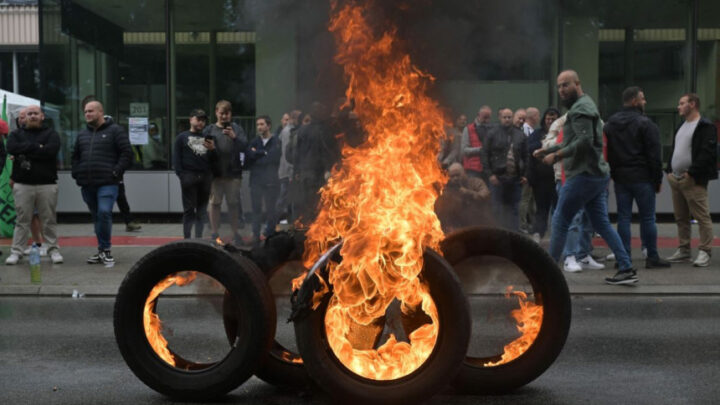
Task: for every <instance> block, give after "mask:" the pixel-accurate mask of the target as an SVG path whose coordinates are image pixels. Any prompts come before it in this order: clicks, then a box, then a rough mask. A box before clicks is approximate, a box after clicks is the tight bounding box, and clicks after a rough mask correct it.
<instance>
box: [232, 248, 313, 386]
mask: <svg viewBox="0 0 720 405" xmlns="http://www.w3.org/2000/svg"><path fill="white" fill-rule="evenodd" d="M233 257H235V259H236V260H238V261H239V262H240V263H245V262H248V261H249V259H247V258H245V257H243V256H239V255H233ZM280 269H281V267H274V268H270V269H268V270H267V271H266V272H265V276H266V277H267V280H268V282H270V280H271V279H272V278H273V276H275V275H276V274H278V271H279V270H280ZM288 289H289V286H288ZM230 298H231V296H230V294H229V293H227V294H225V297H224V301H223V323H224V325H225V333H226V335H227V338H228V340H229V341H230V342H233V341H234V340H235V337H236V334H237V325H238V319H237V315H236V314H235V310H234V309H233V306H232V302H231V300H230ZM280 321H284V320H280ZM273 338H275V336H273ZM255 375H256V376H257V377H258V378H260V379H261V380H263V381H265V382H267V383H268V384H272V385H275V386H277V387H280V388H286V389H291V390H302V389H306V388H308V387H310V386H311V385H312V380H311V379H310V376H308V374H307V371H305V366H304V365H303V363H302V359H301V358H300V354H299V353H295V352H293V351H291V350H289V349H288V348H286V347H285V346H283V345H282V344H281V343H280V342H278V341H277V339H275V340H273V343H272V346H271V347H270V350H269V352H268V356H267V357H266V358H265V361H263V363H262V364H261V365H260V366H259V367H258V369H257V370H256V371H255Z"/></svg>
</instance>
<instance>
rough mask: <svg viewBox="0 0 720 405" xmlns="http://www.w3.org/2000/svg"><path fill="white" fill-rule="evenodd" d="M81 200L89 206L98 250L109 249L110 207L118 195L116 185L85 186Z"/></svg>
mask: <svg viewBox="0 0 720 405" xmlns="http://www.w3.org/2000/svg"><path fill="white" fill-rule="evenodd" d="M81 192H82V197H83V200H84V201H85V204H87V206H88V208H90V214H91V215H92V220H93V222H94V223H95V236H96V237H97V240H98V250H110V247H111V246H112V245H111V244H110V238H111V237H112V209H113V205H114V204H115V200H116V199H117V196H118V185H117V184H111V185H106V186H85V187H82V189H81Z"/></svg>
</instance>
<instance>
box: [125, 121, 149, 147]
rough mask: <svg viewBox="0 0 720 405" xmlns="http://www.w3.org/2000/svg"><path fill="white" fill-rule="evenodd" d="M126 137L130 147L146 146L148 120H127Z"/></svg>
mask: <svg viewBox="0 0 720 405" xmlns="http://www.w3.org/2000/svg"><path fill="white" fill-rule="evenodd" d="M128 136H129V137H130V144H131V145H147V144H148V119H147V118H146V117H130V118H129V119H128Z"/></svg>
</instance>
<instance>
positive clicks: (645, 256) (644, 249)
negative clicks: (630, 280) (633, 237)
mask: <svg viewBox="0 0 720 405" xmlns="http://www.w3.org/2000/svg"><path fill="white" fill-rule="evenodd" d="M642 257H643V259H647V248H642Z"/></svg>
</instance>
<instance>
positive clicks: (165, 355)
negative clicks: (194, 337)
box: [143, 271, 197, 366]
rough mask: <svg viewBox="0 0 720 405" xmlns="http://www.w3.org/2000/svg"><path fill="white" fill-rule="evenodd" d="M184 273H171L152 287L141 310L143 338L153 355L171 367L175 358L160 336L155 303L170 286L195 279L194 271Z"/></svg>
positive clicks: (163, 338) (160, 326) (188, 282)
mask: <svg viewBox="0 0 720 405" xmlns="http://www.w3.org/2000/svg"><path fill="white" fill-rule="evenodd" d="M184 273H185V274H181V273H173V274H171V275H169V276H167V277H165V278H164V279H163V280H162V281H160V282H159V283H157V284H155V287H153V289H152V291H150V294H149V295H148V297H147V299H146V300H145V307H144V308H143V326H144V327H145V336H146V337H147V340H148V342H149V343H150V346H151V347H152V348H153V350H154V351H155V353H157V355H158V356H160V358H161V359H163V360H164V361H165V362H166V363H168V364H170V365H171V366H174V365H175V357H174V356H173V355H172V353H170V350H168V348H167V343H168V342H167V340H166V339H165V337H164V336H163V334H162V321H161V320H160V317H158V315H157V313H155V304H156V303H157V297H158V296H159V295H160V294H162V292H163V291H165V290H166V289H168V288H169V287H171V286H172V285H174V284H177V285H178V286H184V285H188V284H190V283H192V282H193V281H194V280H195V278H196V277H197V272H194V271H188V272H184Z"/></svg>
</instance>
